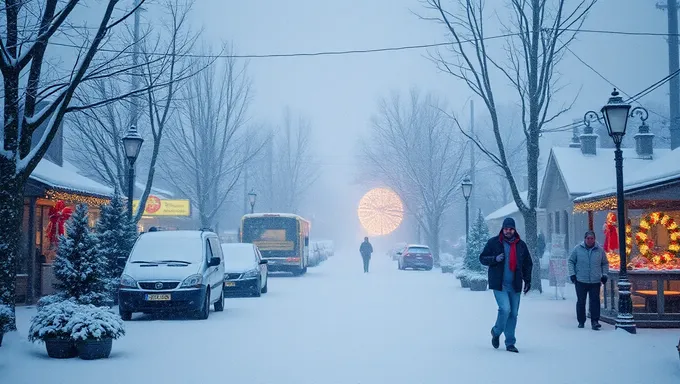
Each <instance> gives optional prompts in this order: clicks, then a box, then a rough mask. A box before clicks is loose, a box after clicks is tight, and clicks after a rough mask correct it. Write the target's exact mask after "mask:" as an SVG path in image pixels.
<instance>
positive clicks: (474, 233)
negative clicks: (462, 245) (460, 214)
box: [465, 210, 489, 291]
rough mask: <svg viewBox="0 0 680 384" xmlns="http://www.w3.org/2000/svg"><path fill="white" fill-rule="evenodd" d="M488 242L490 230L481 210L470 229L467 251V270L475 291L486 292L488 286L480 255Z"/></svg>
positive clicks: (485, 269)
mask: <svg viewBox="0 0 680 384" xmlns="http://www.w3.org/2000/svg"><path fill="white" fill-rule="evenodd" d="M488 240H489V228H488V227H487V225H486V222H485V221H484V216H482V211H481V210H480V211H479V213H478V214H477V219H476V220H475V222H474V223H473V225H472V228H470V239H469V240H468V244H467V247H466V250H465V269H467V270H468V276H467V277H468V280H469V283H470V286H469V287H470V289H472V290H473V291H484V290H486V287H487V284H488V281H487V277H486V275H487V268H486V267H485V266H483V265H482V263H481V262H480V261H479V255H481V254H482V251H483V250H484V247H485V246H486V242H487V241H488Z"/></svg>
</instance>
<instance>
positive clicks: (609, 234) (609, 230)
mask: <svg viewBox="0 0 680 384" xmlns="http://www.w3.org/2000/svg"><path fill="white" fill-rule="evenodd" d="M602 229H603V230H604V251H605V252H611V251H617V250H618V249H619V233H618V230H617V228H616V215H614V212H609V213H607V221H606V222H605V223H604V227H603V228H602Z"/></svg>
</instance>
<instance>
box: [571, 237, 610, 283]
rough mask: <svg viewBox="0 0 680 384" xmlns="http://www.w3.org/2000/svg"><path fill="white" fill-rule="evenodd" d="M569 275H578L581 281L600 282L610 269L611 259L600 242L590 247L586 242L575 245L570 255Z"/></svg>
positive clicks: (577, 278)
mask: <svg viewBox="0 0 680 384" xmlns="http://www.w3.org/2000/svg"><path fill="white" fill-rule="evenodd" d="M568 264H569V276H572V275H576V280H577V281H579V282H581V283H590V284H594V283H599V282H600V279H601V278H602V276H604V275H606V274H607V271H608V270H609V261H607V255H606V254H605V253H604V249H602V247H600V244H598V243H595V246H593V247H592V248H590V249H588V248H586V245H585V243H581V244H579V245H577V246H576V247H574V250H573V251H571V255H570V256H569V262H568Z"/></svg>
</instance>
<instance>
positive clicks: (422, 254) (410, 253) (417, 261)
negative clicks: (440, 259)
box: [397, 244, 434, 271]
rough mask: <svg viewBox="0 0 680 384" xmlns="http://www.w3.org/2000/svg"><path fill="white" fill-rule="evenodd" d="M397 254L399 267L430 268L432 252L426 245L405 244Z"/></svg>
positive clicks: (432, 264) (402, 268)
mask: <svg viewBox="0 0 680 384" xmlns="http://www.w3.org/2000/svg"><path fill="white" fill-rule="evenodd" d="M397 254H398V255H399V259H398V263H399V269H401V270H404V269H406V268H412V269H425V270H428V271H429V270H432V267H433V266H434V261H433V259H432V252H431V251H430V247H428V246H427V245H414V244H411V245H407V246H406V248H404V250H403V251H401V252H397Z"/></svg>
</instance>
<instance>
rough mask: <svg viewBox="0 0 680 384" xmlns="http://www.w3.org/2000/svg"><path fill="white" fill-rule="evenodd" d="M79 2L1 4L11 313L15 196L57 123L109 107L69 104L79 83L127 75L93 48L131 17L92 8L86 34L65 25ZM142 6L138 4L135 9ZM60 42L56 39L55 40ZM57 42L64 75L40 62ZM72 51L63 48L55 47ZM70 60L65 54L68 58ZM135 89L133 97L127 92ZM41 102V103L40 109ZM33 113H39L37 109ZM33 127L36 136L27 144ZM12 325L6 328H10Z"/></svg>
mask: <svg viewBox="0 0 680 384" xmlns="http://www.w3.org/2000/svg"><path fill="white" fill-rule="evenodd" d="M83 3H94V2H87V1H85V0H83V1H78V0H68V1H64V0H46V1H41V2H36V1H29V0H6V1H4V2H3V11H4V12H1V13H0V29H1V30H2V32H0V72H1V73H2V80H3V97H4V100H3V103H4V108H3V115H4V116H3V117H4V121H3V126H2V130H1V131H0V214H2V217H3V224H2V230H0V301H2V302H4V303H6V304H9V305H10V306H11V307H12V309H13V308H14V295H15V272H16V270H15V269H16V260H17V256H18V254H19V252H20V249H21V247H20V241H21V221H22V215H23V190H24V185H25V184H26V181H27V179H28V177H29V175H30V174H31V172H33V170H34V169H35V167H36V166H37V165H38V162H40V160H41V159H42V157H43V156H44V154H45V152H46V151H47V149H48V147H49V145H50V143H51V142H52V140H53V138H54V136H55V135H56V133H57V130H58V129H59V126H60V124H61V122H62V120H63V119H64V116H65V115H66V114H67V113H69V112H73V111H78V110H85V109H88V108H92V107H94V106H97V105H103V104H106V103H108V102H111V101H112V99H116V98H122V97H124V96H126V95H117V96H116V97H114V98H107V99H102V100H98V101H96V102H93V103H89V104H80V103H78V102H77V101H75V100H74V99H73V98H74V94H75V93H76V91H77V89H78V87H79V86H80V85H81V84H83V83H84V82H87V81H92V80H95V79H98V78H105V77H110V76H115V75H117V74H121V73H124V72H126V71H127V70H129V67H128V66H127V65H125V64H122V63H124V62H125V60H123V59H124V56H125V55H126V53H128V52H129V50H127V49H125V48H122V49H121V50H120V52H119V53H118V54H116V55H114V56H113V57H112V58H106V59H103V60H96V57H97V55H98V52H99V51H100V49H101V45H102V44H104V43H105V42H106V37H107V34H109V33H110V32H111V31H112V30H113V29H114V28H115V27H116V26H117V25H119V24H121V23H122V22H123V21H124V20H125V19H127V18H128V17H129V16H130V15H131V14H132V13H133V11H134V10H128V11H120V10H119V9H117V5H119V1H118V0H108V1H104V2H98V3H99V4H98V6H97V7H95V8H93V9H96V10H97V12H100V13H99V15H98V16H97V17H96V18H95V19H94V21H95V27H94V28H93V29H82V28H76V27H75V26H74V25H72V24H73V23H72V22H70V20H69V19H71V18H72V13H73V10H74V9H75V8H76V6H78V5H81V6H83V7H85V5H84V4H83ZM141 4H144V1H143V0H142V1H140V5H141ZM60 38H61V39H60ZM55 40H60V44H62V46H60V50H61V52H62V53H66V54H67V56H70V58H72V60H73V66H72V67H71V68H70V69H68V70H65V71H63V72H62V71H60V68H59V67H57V66H54V65H52V64H53V63H50V61H49V60H48V59H47V55H46V51H47V49H48V47H50V46H54V44H55V42H54V41H55ZM64 40H66V41H71V42H72V43H73V45H72V46H73V47H72V48H70V47H64V46H63V41H64ZM69 53H70V54H72V55H69ZM62 68H63V67H62ZM135 91H137V90H133V91H132V92H131V93H134V92H135ZM41 102H42V103H41ZM38 106H41V107H38ZM40 126H43V127H45V130H44V133H43V134H42V136H41V137H39V138H38V140H37V142H33V140H32V135H33V133H34V132H35V131H36V129H37V128H38V127H40ZM15 326H16V324H15V322H14V321H12V324H11V325H10V327H11V328H15Z"/></svg>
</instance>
